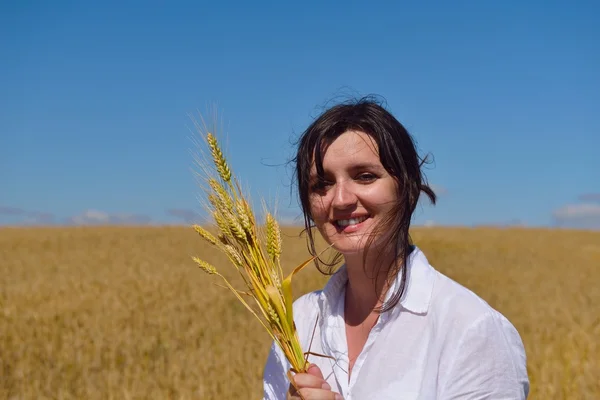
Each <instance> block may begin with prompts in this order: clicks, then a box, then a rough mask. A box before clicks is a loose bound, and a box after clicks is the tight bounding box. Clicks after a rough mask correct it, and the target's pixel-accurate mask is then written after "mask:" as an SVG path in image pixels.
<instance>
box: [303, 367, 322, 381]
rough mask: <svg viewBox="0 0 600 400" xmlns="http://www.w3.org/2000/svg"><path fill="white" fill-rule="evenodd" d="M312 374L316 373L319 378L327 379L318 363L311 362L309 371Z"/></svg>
mask: <svg viewBox="0 0 600 400" xmlns="http://www.w3.org/2000/svg"><path fill="white" fill-rule="evenodd" d="M307 372H308V373H309V374H310V375H314V376H316V377H318V378H321V379H323V380H325V378H324V377H323V373H322V372H321V369H320V368H319V367H317V365H316V364H310V366H309V367H308V371H307Z"/></svg>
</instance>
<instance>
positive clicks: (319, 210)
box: [310, 197, 328, 222]
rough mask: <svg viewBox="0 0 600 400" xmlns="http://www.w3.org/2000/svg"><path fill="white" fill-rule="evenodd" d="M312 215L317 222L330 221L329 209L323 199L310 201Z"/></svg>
mask: <svg viewBox="0 0 600 400" xmlns="http://www.w3.org/2000/svg"><path fill="white" fill-rule="evenodd" d="M310 214H311V216H312V219H313V220H314V221H315V222H318V221H321V220H326V219H328V216H327V215H328V213H327V207H326V206H325V203H324V202H323V199H322V198H320V197H319V198H312V199H310Z"/></svg>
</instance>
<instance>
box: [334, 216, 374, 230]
mask: <svg viewBox="0 0 600 400" xmlns="http://www.w3.org/2000/svg"><path fill="white" fill-rule="evenodd" d="M367 218H369V217H368V216H364V217H358V218H350V219H338V220H337V221H335V223H336V225H338V226H340V227H342V228H344V227H346V226H350V225H358V224H360V223H361V222H363V221H364V220H366V219H367Z"/></svg>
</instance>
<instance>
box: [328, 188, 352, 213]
mask: <svg viewBox="0 0 600 400" xmlns="http://www.w3.org/2000/svg"><path fill="white" fill-rule="evenodd" d="M355 203H356V194H355V193H354V191H353V190H352V187H351V184H350V183H349V182H338V183H337V184H336V185H335V189H334V193H333V199H332V201H331V205H332V206H333V207H334V208H339V209H346V208H348V207H351V206H353V205H354V204H355Z"/></svg>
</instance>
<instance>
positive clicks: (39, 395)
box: [0, 227, 600, 399]
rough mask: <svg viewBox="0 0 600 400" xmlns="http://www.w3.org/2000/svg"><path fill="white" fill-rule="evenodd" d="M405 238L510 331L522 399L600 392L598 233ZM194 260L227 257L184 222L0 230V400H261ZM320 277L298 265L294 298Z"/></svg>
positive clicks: (249, 353)
mask: <svg viewBox="0 0 600 400" xmlns="http://www.w3.org/2000/svg"><path fill="white" fill-rule="evenodd" d="M283 233H284V235H283V236H284V249H283V251H284V254H283V262H284V263H285V264H287V265H289V266H290V267H291V266H295V265H296V264H298V263H299V262H300V261H303V260H304V259H306V257H307V252H306V246H305V241H304V238H303V237H300V236H299V234H300V230H299V229H296V228H286V229H284V231H283ZM412 235H413V239H414V241H415V243H416V244H417V245H418V246H419V247H421V249H423V250H424V252H425V253H426V255H427V256H428V258H429V259H430V261H431V262H432V264H433V265H434V266H435V267H436V268H437V269H438V270H440V271H441V272H443V273H445V274H447V275H448V276H450V277H451V278H453V279H455V280H457V281H458V282H460V283H462V284H463V285H465V286H467V287H468V288H470V289H472V290H474V291H476V292H477V293H478V294H479V295H480V296H482V297H483V298H484V299H485V300H487V301H488V302H489V303H490V304H491V305H492V306H494V307H495V308H497V309H498V310H500V311H501V312H502V313H503V314H505V315H506V316H507V317H508V318H509V319H510V320H511V321H512V322H513V323H514V324H515V326H516V327H517V329H518V330H519V332H520V333H521V335H522V337H523V340H524V342H525V347H526V350H527V355H528V368H529V374H530V379H531V385H532V392H531V396H530V398H532V399H597V398H600V380H599V379H598V377H599V376H600V367H599V362H598V360H600V347H599V346H598V343H597V342H598V338H600V313H599V310H600V307H598V304H600V287H599V282H600V232H595V233H594V232H577V231H566V230H564V231H559V230H534V229H492V228H489V229H487V228H477V229H475V228H421V229H414V230H413V233H412ZM192 255H197V256H202V257H203V258H204V259H205V260H207V261H209V262H212V263H213V264H215V265H219V263H222V262H224V258H223V257H222V256H221V255H220V254H218V253H217V252H214V251H213V250H209V248H208V247H206V245H205V244H204V243H203V241H201V240H200V239H199V238H198V237H197V236H196V234H195V232H194V231H193V230H192V229H191V228H187V227H141V228H140V227H131V228H128V227H71V228H4V229H1V230H0V311H1V312H0V398H3V399H258V398H260V397H261V384H262V382H261V373H262V366H263V363H264V361H265V358H266V355H267V351H268V347H269V345H270V340H269V338H268V335H267V334H266V332H264V329H263V328H262V327H261V326H260V324H258V322H257V321H256V320H254V319H252V318H253V317H251V316H250V314H249V313H248V312H247V311H246V310H245V309H243V308H242V306H241V305H240V304H239V303H238V301H237V300H236V299H235V298H234V297H233V296H232V294H231V293H230V292H229V291H227V290H226V289H223V288H221V287H217V286H215V285H214V283H215V282H217V281H215V280H214V279H212V278H213V277H211V276H208V275H205V274H204V273H203V272H202V271H201V270H200V269H199V268H197V267H196V266H195V264H194V263H193V262H192V261H191V259H190V256H192ZM220 269H221V270H223V269H225V268H220ZM228 277H230V278H232V281H233V282H236V279H235V274H230V275H229V276H228ZM325 279H326V277H323V276H321V275H320V274H319V273H318V272H317V271H316V270H315V269H314V268H310V267H309V268H307V269H305V270H304V271H302V272H301V273H300V274H299V275H297V277H296V278H295V281H294V283H295V285H294V297H298V296H299V295H301V294H303V293H305V292H306V291H309V290H314V289H318V288H319V287H321V286H322V285H323V284H324V282H325Z"/></svg>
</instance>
